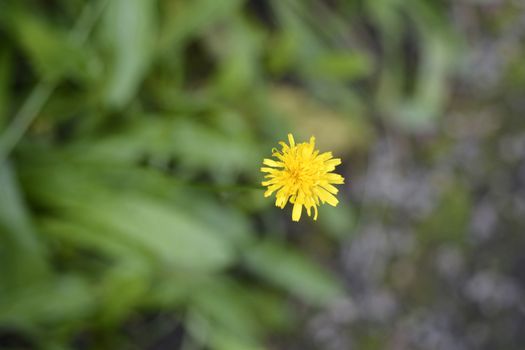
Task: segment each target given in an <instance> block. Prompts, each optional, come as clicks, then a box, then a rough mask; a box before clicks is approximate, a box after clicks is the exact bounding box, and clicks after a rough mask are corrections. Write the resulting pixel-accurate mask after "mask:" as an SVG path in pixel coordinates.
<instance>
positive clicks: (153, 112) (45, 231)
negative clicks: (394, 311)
mask: <svg viewBox="0 0 525 350" xmlns="http://www.w3.org/2000/svg"><path fill="white" fill-rule="evenodd" d="M334 4H335V5H333V6H328V5H327V4H325V3H324V2H322V1H293V0H287V1H281V0H275V1H240V0H223V1H215V0H195V1H184V0H156V1H152V0H100V1H78V0H75V1H71V0H55V1H37V0H24V1H2V2H1V3H0V38H1V41H0V164H1V165H0V329H5V330H8V331H10V332H14V333H15V334H18V335H19V336H20V337H22V339H24V341H25V342H28V343H29V344H33V345H34V347H35V348H44V349H64V348H68V347H71V346H73V344H74V342H75V341H78V339H79V338H82V335H84V336H85V335H86V334H87V337H88V338H89V339H90V340H89V342H88V344H89V346H88V347H92V348H111V349H116V348H136V347H133V346H132V340H130V339H127V337H125V336H123V335H120V336H119V335H118V334H120V333H119V330H121V329H122V325H123V324H126V322H128V321H129V320H130V319H133V318H137V317H139V316H140V315H142V314H146V313H149V312H172V313H174V314H175V315H178V316H177V317H178V320H179V322H180V324H181V327H182V328H183V329H184V336H183V339H184V340H183V341H184V342H185V344H186V345H187V346H188V348H191V346H192V345H191V344H194V345H195V344H197V345H198V344H200V345H205V346H206V347H207V348H210V349H217V350H235V349H242V350H248V349H261V348H263V347H264V346H265V342H266V340H265V339H267V337H268V336H269V335H270V334H279V332H283V331H286V330H287V329H290V326H291V325H292V324H293V322H295V321H296V320H295V317H294V313H295V312H294V309H293V306H292V304H291V303H290V302H289V301H290V297H292V300H299V301H302V302H303V303H306V304H308V305H311V306H321V305H326V304H327V303H331V302H333V301H334V300H336V299H337V298H339V297H340V296H341V295H342V294H343V293H344V291H343V288H342V283H340V282H338V281H337V280H336V279H335V278H334V277H333V276H331V274H330V273H329V272H327V270H326V269H325V268H322V267H321V266H320V264H319V263H316V262H314V260H315V259H313V258H312V256H311V254H310V253H309V249H307V248H304V247H303V248H301V245H300V244H294V242H293V240H290V239H286V238H284V237H283V232H284V231H285V228H286V226H287V224H285V222H287V221H288V216H289V213H287V212H285V213H281V212H280V211H277V210H274V209H273V208H272V203H270V202H271V201H269V200H265V199H263V198H262V192H261V191H260V190H259V189H257V188H251V187H252V186H253V185H254V184H258V183H259V182H260V175H259V167H260V161H261V159H262V157H263V156H264V155H267V154H268V152H269V150H270V149H271V147H272V146H273V145H274V144H275V142H276V141H277V140H279V139H282V138H283V136H284V135H285V134H286V133H287V132H288V131H290V130H293V131H294V132H295V133H297V134H298V135H299V136H300V137H301V138H303V137H308V136H310V134H312V133H315V134H316V135H317V136H318V139H319V143H320V144H321V146H322V147H323V148H328V149H331V150H334V152H336V153H338V154H341V155H343V156H344V155H347V154H349V153H350V152H353V151H356V150H362V149H364V148H365V147H366V146H367V145H368V144H369V143H371V142H372V141H373V137H374V135H373V132H372V128H371V124H370V120H368V119H366V118H365V115H366V112H367V109H368V108H369V105H370V103H372V105H373V109H374V110H376V111H377V112H379V113H381V114H382V115H383V116H384V117H385V118H386V119H387V120H388V121H389V122H392V123H394V124H395V125H398V126H399V127H402V128H407V129H409V130H413V129H421V128H425V127H428V126H429V125H431V124H432V123H434V122H435V119H436V117H437V116H438V114H439V111H440V109H441V108H442V101H443V98H444V97H445V95H446V91H445V88H444V81H445V80H446V78H447V73H448V71H449V70H450V69H451V66H452V62H453V60H454V52H455V50H456V47H457V44H458V43H457V42H455V40H451V37H452V35H451V33H449V31H448V30H447V29H446V28H447V26H446V25H444V22H445V21H446V18H445V16H444V15H442V14H441V12H440V8H439V6H438V5H435V4H434V3H433V2H429V1H423V2H422V1H417V0H411V1H384V0H382V1H373V2H365V1H340V2H334ZM363 18H366V21H364V20H363ZM367 26H368V27H370V28H369V29H371V33H372V34H371V33H368V34H366V33H363V32H362V31H363V30H364V29H366V28H368V27H367ZM372 29H373V30H372ZM407 33H409V34H410V35H416V36H417V37H418V40H412V41H410V43H412V44H414V43H417V44H418V45H421V46H420V47H417V48H416V49H417V55H419V56H418V57H419V60H420V64H419V65H418V67H419V70H418V71H416V72H411V74H407V71H408V70H411V69H412V65H411V64H410V60H412V59H413V57H411V56H410V55H409V54H407V50H406V48H405V46H406V42H405V41H406V40H408V39H412V38H410V37H409V38H408V39H407ZM370 35H372V36H374V37H373V38H367V36H370ZM371 43H372V44H371ZM374 45H377V46H378V47H374ZM414 45H415V44H414ZM372 78H374V80H373V81H374V82H375V85H374V84H369V81H371V79H372ZM407 79H408V80H407ZM369 85H371V86H369ZM256 187H257V186H256ZM465 201H466V199H465V200H463V199H462V198H460V199H457V200H456V201H454V203H455V205H456V206H460V207H463V206H464V205H465V203H464V202H465ZM443 210H447V209H446V208H444V209H443ZM451 210H455V209H451ZM462 210H463V209H462ZM281 215H283V216H281ZM353 215H354V214H353V209H352V207H350V206H349V205H347V204H345V203H342V205H341V207H339V208H337V210H334V211H333V212H331V213H328V212H326V216H325V213H324V212H322V213H321V219H320V220H321V221H324V223H321V224H320V226H319V228H318V229H317V231H318V233H321V234H323V233H324V234H325V235H326V236H327V237H328V239H329V240H335V241H336V242H337V241H338V240H340V239H343V238H344V237H345V236H346V235H347V234H348V233H349V232H351V230H352V228H353V226H354V219H353V218H354V216H353ZM443 215H446V213H444V214H443ZM283 218H284V219H283ZM457 221H458V222H457V225H458V226H460V225H463V223H462V222H461V219H460V218H458V220H457ZM427 226H428V230H430V231H431V230H432V227H433V226H434V224H433V223H432V222H429V223H427ZM298 227H300V228H299V229H301V227H302V228H303V229H305V226H298ZM460 229H461V228H459V227H458V230H460ZM305 230H306V229H305ZM451 234H452V233H451ZM327 258H329V257H327Z"/></svg>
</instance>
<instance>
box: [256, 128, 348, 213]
mask: <svg viewBox="0 0 525 350" xmlns="http://www.w3.org/2000/svg"><path fill="white" fill-rule="evenodd" d="M288 141H289V143H290V145H287V144H286V143H284V142H279V144H280V145H281V146H282V150H281V151H279V150H277V149H275V148H274V149H272V156H273V157H275V158H277V160H272V159H264V161H263V164H264V165H267V166H268V167H262V168H261V171H262V172H263V173H267V174H266V176H265V178H266V179H267V180H266V181H263V182H262V185H263V186H267V187H268V189H267V190H266V192H265V193H264V196H265V197H268V196H270V195H271V194H272V193H273V192H275V191H277V193H276V195H275V197H276V200H275V205H276V206H278V207H280V208H281V209H282V208H284V206H285V205H286V203H287V202H288V200H290V203H292V204H293V211H292V220H293V221H299V219H300V218H301V212H302V210H303V206H304V207H305V208H306V212H307V214H308V216H310V214H311V209H312V208H313V209H314V220H317V206H319V205H320V204H319V202H321V203H325V202H326V203H328V204H330V205H332V206H334V207H335V206H336V205H337V203H339V201H338V200H337V198H335V197H334V194H337V192H338V189H337V188H335V187H334V186H333V185H332V184H342V183H344V179H343V177H342V176H341V175H339V174H334V173H332V172H331V171H333V170H334V169H335V167H336V166H337V165H339V164H341V159H339V158H332V152H326V153H322V154H319V151H318V150H314V148H315V137H313V136H312V137H311V138H310V142H303V143H299V144H295V141H294V138H293V135H292V134H288Z"/></svg>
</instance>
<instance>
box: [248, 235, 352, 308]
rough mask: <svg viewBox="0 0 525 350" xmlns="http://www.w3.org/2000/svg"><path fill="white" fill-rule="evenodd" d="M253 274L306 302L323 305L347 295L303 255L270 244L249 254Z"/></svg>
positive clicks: (250, 250)
mask: <svg viewBox="0 0 525 350" xmlns="http://www.w3.org/2000/svg"><path fill="white" fill-rule="evenodd" d="M244 258H245V261H246V264H247V266H248V268H250V270H252V271H253V272H254V273H256V274H258V275H260V276H261V277H262V278H264V279H266V280H268V281H269V282H271V283H274V284H275V285H277V286H279V287H281V288H283V289H285V290H287V291H288V292H290V293H292V294H293V295H296V296H298V297H300V298H302V299H304V300H305V301H306V302H309V303H312V304H317V305H323V304H326V303H329V302H332V301H334V300H335V299H337V298H338V297H340V296H341V295H342V294H343V290H342V287H341V285H340V284H339V283H338V282H337V281H336V280H335V279H334V278H333V277H332V276H331V275H330V274H329V273H328V272H327V271H325V270H323V269H322V268H321V267H320V266H318V265H316V264H314V263H313V262H312V261H311V260H310V259H308V258H307V257H306V256H304V255H303V254H302V253H300V252H299V251H296V250H293V249H291V248H289V247H285V246H283V245H281V244H279V243H277V242H273V241H270V240H268V241H266V242H263V243H260V244H258V245H256V246H254V247H252V248H250V249H249V250H247V251H246V252H245V255H244Z"/></svg>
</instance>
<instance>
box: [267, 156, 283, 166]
mask: <svg viewBox="0 0 525 350" xmlns="http://www.w3.org/2000/svg"><path fill="white" fill-rule="evenodd" d="M263 164H265V165H268V166H271V167H274V168H282V167H284V163H283V162H276V161H275V160H271V159H268V158H265V159H264V160H263Z"/></svg>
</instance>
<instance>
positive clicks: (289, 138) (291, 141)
mask: <svg viewBox="0 0 525 350" xmlns="http://www.w3.org/2000/svg"><path fill="white" fill-rule="evenodd" d="M288 143H290V147H294V146H295V140H294V139H293V135H292V134H288Z"/></svg>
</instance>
